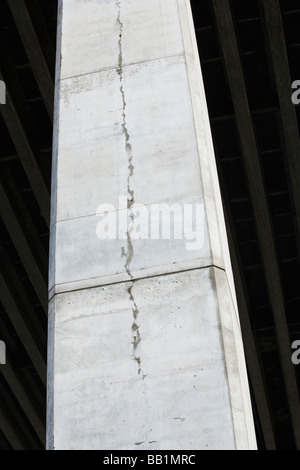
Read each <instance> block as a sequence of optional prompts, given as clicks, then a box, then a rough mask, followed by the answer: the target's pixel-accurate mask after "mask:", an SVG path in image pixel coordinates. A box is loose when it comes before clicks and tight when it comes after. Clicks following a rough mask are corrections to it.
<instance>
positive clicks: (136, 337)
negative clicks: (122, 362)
mask: <svg viewBox="0 0 300 470" xmlns="http://www.w3.org/2000/svg"><path fill="white" fill-rule="evenodd" d="M133 284H134V283H133V282H132V284H131V285H130V287H128V289H127V292H128V295H129V299H130V301H131V302H132V315H133V323H132V325H131V330H132V336H133V341H132V346H133V347H132V354H133V359H134V360H135V362H136V363H137V366H138V374H139V375H140V374H141V372H142V367H141V365H142V363H141V357H140V356H139V355H138V351H137V349H138V345H139V344H140V342H141V334H140V325H138V316H139V309H138V308H137V305H136V302H135V300H134V297H133V294H132V288H133ZM144 378H145V376H144V375H143V379H144Z"/></svg>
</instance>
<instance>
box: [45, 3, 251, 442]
mask: <svg viewBox="0 0 300 470" xmlns="http://www.w3.org/2000/svg"><path fill="white" fill-rule="evenodd" d="M49 298H50V308H49V355H48V423H47V428H48V431H47V434H48V442H47V447H48V449H52V448H56V449H106V450H109V449H136V450H141V449H149V450H157V449H176V450H180V449H237V448H238V449H249V448H255V445H256V444H255V434H254V427H253V420H252V412H251V403H250V399H249V390H248V383H247V376H246V368H245V361H244V352H243V345H242V339H241V332H240V326H239V319H238V312H237V306H236V299H235V291H234V285H233V281H232V273H231V266H230V260H229V255H228V247H227V239H226V231H225V226H224V220H223V212H222V204H221V198H220V193H219V185H218V179H217V172H216V166H215V158H214V151H213V146H212V140H211V134H210V127H209V119H208V112H207V107H206V101H205V94H204V89H203V82H202V77H201V69H200V65H199V58H198V52H197V47H196V42H195V33H194V26H193V21H192V15H191V8H190V4H189V0H151V1H149V0H116V1H115V0H86V1H83V0H63V1H62V2H61V3H60V6H59V27H58V54H57V78H56V103H55V131H54V155H53V188H52V219H51V247H50V294H49Z"/></svg>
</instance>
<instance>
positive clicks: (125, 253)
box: [116, 0, 145, 379]
mask: <svg viewBox="0 0 300 470" xmlns="http://www.w3.org/2000/svg"><path fill="white" fill-rule="evenodd" d="M116 6H117V8H118V17H117V24H118V25H119V39H118V45H119V57H118V67H117V73H118V76H119V81H120V93H121V97H122V129H123V134H124V136H125V149H126V155H127V162H128V175H127V210H128V216H129V217H130V219H131V224H130V228H127V249H125V248H124V247H122V251H121V256H122V257H125V259H126V260H125V269H126V272H127V274H128V275H129V277H130V279H132V280H133V276H132V274H131V269H130V266H131V262H132V259H133V257H134V250H133V244H132V240H131V232H132V229H133V224H134V213H133V211H132V206H133V204H134V202H135V201H134V190H133V188H132V185H133V177H134V165H133V154H132V145H131V142H130V134H129V131H128V127H127V122H126V106H127V105H126V98H125V91H124V83H123V50H122V36H123V22H122V20H121V1H120V0H116ZM133 284H134V283H133V282H132V283H131V285H130V287H129V288H128V289H127V292H128V295H129V299H130V302H131V303H132V315H133V323H132V325H131V330H132V336H133V341H132V345H133V351H132V354H133V359H134V360H135V362H136V363H137V366H138V374H139V375H140V374H141V372H142V369H141V358H140V356H138V352H137V349H138V345H139V343H140V342H141V335H140V331H139V329H140V327H139V325H138V321H137V320H138V315H139V310H138V308H137V305H136V302H135V300H134V297H133V294H132V288H133ZM144 378H145V376H144V375H143V379H144Z"/></svg>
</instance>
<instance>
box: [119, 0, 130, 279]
mask: <svg viewBox="0 0 300 470" xmlns="http://www.w3.org/2000/svg"><path fill="white" fill-rule="evenodd" d="M116 6H117V8H118V17H117V24H118V25H119V40H118V45H119V58H118V67H117V73H118V75H119V80H120V93H121V97H122V129H123V133H124V136H125V149H126V155H127V161H128V176H127V210H128V215H129V217H130V219H131V224H130V228H129V229H127V251H126V252H125V250H124V247H123V248H122V256H124V255H125V257H126V262H125V269H126V272H127V274H128V276H129V277H130V278H131V279H133V276H132V274H131V270H130V265H131V262H132V259H133V256H134V251H133V244H132V240H131V232H132V229H133V224H134V213H133V211H132V210H131V208H132V206H133V204H134V190H133V188H132V183H133V176H134V165H133V155H132V145H131V143H130V134H129V131H128V128H127V123H126V99H125V91H124V84H123V51H122V36H123V22H122V21H121V2H120V0H116Z"/></svg>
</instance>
